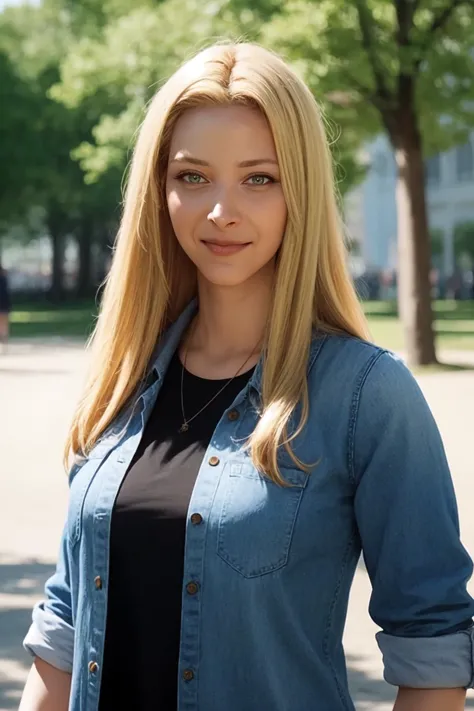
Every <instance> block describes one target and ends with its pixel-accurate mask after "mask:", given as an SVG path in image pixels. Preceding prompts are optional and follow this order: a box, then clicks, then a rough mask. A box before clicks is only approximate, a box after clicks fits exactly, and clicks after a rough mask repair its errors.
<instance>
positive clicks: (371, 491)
mask: <svg viewBox="0 0 474 711" xmlns="http://www.w3.org/2000/svg"><path fill="white" fill-rule="evenodd" d="M349 467H350V470H351V473H352V476H353V478H354V481H355V485H356V493H355V504H354V505H355V515H356V520H357V526H358V529H359V533H360V537H361V542H362V549H363V554H364V560H365V564H366V567H367V571H368V574H369V577H370V580H371V583H372V595H371V600H370V606H369V612H370V615H371V617H372V619H373V620H374V622H375V623H376V624H377V625H379V627H381V628H382V631H381V632H379V633H378V635H377V642H378V644H379V647H380V649H381V651H382V654H383V659H384V668H385V671H384V677H385V679H386V681H387V682H389V683H390V684H394V685H396V686H404V687H412V688H455V687H464V688H468V687H472V686H473V682H474V679H473V677H474V672H473V669H474V654H473V643H474V633H473V627H472V624H473V623H472V617H473V614H474V601H473V599H472V598H471V596H470V595H469V593H468V591H467V582H468V580H469V578H470V577H471V575H472V561H471V559H470V556H469V555H468V553H467V551H466V550H465V548H464V547H463V545H462V543H461V541H460V537H459V521H458V511H457V505H456V499H455V494H454V488H453V483H452V479H451V474H450V471H449V467H448V463H447V459H446V454H445V451H444V447H443V443H442V441H441V437H440V434H439V431H438V428H437V425H436V423H435V421H434V418H433V416H432V413H431V411H430V409H429V407H428V405H427V403H426V400H425V398H424V396H423V394H422V392H421V390H420V388H419V387H418V384H417V383H416V381H415V379H414V378H413V376H412V375H411V373H410V371H409V370H408V369H407V368H406V366H405V365H404V364H403V363H402V362H401V361H400V360H399V359H398V358H396V357H395V356H393V355H392V354H390V353H387V352H379V353H378V354H377V355H376V356H374V358H373V359H372V361H371V363H370V364H368V366H367V367H366V369H365V371H364V373H362V374H361V378H360V383H359V390H358V392H357V394H356V396H355V398H354V402H353V411H352V418H351V429H350V436H349Z"/></svg>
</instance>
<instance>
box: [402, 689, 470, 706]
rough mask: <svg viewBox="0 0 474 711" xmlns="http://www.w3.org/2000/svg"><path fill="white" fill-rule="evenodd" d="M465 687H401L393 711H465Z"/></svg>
mask: <svg viewBox="0 0 474 711" xmlns="http://www.w3.org/2000/svg"><path fill="white" fill-rule="evenodd" d="M465 700H466V690H465V689H400V690H399V692H398V696H397V700H396V702H395V706H394V707H393V711H463V709H464V702H465Z"/></svg>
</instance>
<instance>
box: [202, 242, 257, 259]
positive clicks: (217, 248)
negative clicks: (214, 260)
mask: <svg viewBox="0 0 474 711" xmlns="http://www.w3.org/2000/svg"><path fill="white" fill-rule="evenodd" d="M202 243H203V245H204V246H205V247H207V249H208V250H209V251H210V252H212V253H213V254H217V255H221V256H228V255H230V254H236V253H237V252H241V251H242V250H244V249H245V248H246V247H248V246H249V244H250V242H230V241H225V242H224V241H221V240H202Z"/></svg>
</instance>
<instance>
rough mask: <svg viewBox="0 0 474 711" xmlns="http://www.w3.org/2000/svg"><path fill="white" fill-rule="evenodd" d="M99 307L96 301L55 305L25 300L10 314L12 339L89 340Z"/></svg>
mask: <svg viewBox="0 0 474 711" xmlns="http://www.w3.org/2000/svg"><path fill="white" fill-rule="evenodd" d="M96 315H97V308H96V305H95V302H94V301H92V300H84V301H76V302H71V303H66V304H62V305H60V306H53V305H51V304H47V303H44V302H41V303H24V304H21V305H19V306H18V308H16V309H14V310H13V311H12V313H11V317H10V324H11V328H10V332H11V336H12V338H50V337H54V336H56V337H57V336H59V337H63V338H71V337H72V338H82V339H84V340H85V339H87V338H88V336H89V335H90V334H91V332H92V329H93V327H94V322H95V317H96Z"/></svg>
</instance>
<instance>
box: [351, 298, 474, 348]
mask: <svg viewBox="0 0 474 711" xmlns="http://www.w3.org/2000/svg"><path fill="white" fill-rule="evenodd" d="M364 308H365V312H366V314H367V317H368V319H369V325H370V329H371V333H372V337H373V340H374V341H375V343H377V344H378V345H380V346H383V347H384V348H389V349H390V350H394V351H400V350H403V347H404V341H403V329H402V325H401V323H400V320H399V319H398V316H397V310H396V304H395V303H393V302H386V301H369V302H366V303H365V304H364ZM433 311H434V318H435V321H434V326H435V331H436V344H437V346H438V347H439V348H443V349H447V350H465V351H473V352H474V301H435V302H434V303H433Z"/></svg>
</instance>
